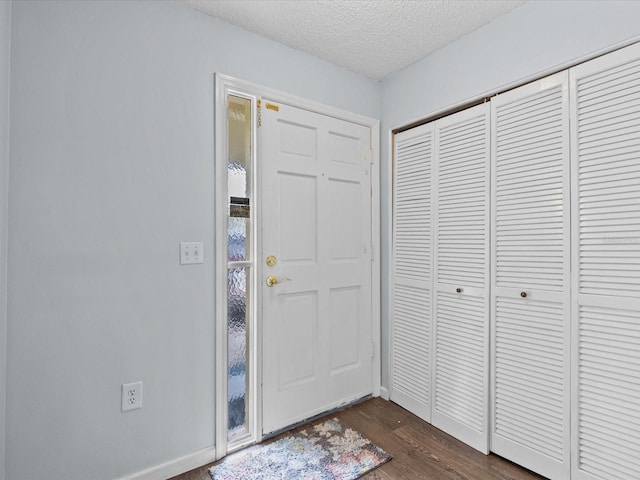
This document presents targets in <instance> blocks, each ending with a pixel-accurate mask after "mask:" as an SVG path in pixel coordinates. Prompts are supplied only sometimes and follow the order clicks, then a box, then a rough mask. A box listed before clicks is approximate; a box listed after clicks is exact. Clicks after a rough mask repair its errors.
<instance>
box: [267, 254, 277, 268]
mask: <svg viewBox="0 0 640 480" xmlns="http://www.w3.org/2000/svg"><path fill="white" fill-rule="evenodd" d="M276 263H278V261H277V260H276V257H274V256H273V255H269V256H268V257H267V265H268V266H269V267H273V266H274V265H275V264H276Z"/></svg>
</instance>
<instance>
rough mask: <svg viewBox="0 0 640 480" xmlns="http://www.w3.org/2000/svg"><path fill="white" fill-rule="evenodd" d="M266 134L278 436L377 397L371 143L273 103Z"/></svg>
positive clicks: (268, 390)
mask: <svg viewBox="0 0 640 480" xmlns="http://www.w3.org/2000/svg"><path fill="white" fill-rule="evenodd" d="M259 135H260V141H261V150H260V154H259V157H258V170H259V176H260V186H259V190H260V193H259V197H260V208H261V230H260V232H259V238H260V240H259V241H260V242H261V245H259V252H260V255H261V257H260V258H259V261H260V262H261V268H260V272H261V273H262V275H261V277H259V279H258V285H259V289H261V291H260V292H258V293H259V294H260V297H261V299H262V309H261V312H260V313H259V317H258V321H259V322H261V323H262V328H261V330H262V335H263V337H262V338H263V342H262V380H263V387H262V388H263V390H262V392H263V402H262V403H263V411H262V420H263V429H262V430H263V434H269V433H271V432H275V431H278V430H280V429H283V428H285V427H287V426H290V425H293V424H295V423H297V422H300V421H302V420H305V419H307V418H309V417H312V416H314V415H317V414H319V413H322V412H325V411H327V410H330V409H332V408H335V407H337V406H339V405H342V404H344V403H347V402H350V401H353V400H356V399H358V398H361V397H363V396H366V395H368V394H371V393H372V391H373V385H372V383H373V382H372V378H373V377H372V322H371V265H372V264H371V259H372V252H371V180H370V178H371V172H370V147H371V146H370V135H371V134H370V129H369V127H365V126H362V125H357V124H353V123H350V122H346V121H343V120H338V119H336V118H332V117H328V116H324V115H320V114H317V113H313V112H309V111H307V110H303V109H299V108H295V107H291V106H288V105H284V104H276V103H275V102H269V101H268V100H266V101H265V100H263V101H262V126H261V128H260V129H259ZM268 260H269V261H268ZM269 264H271V265H269ZM268 277H273V278H272V279H271V280H272V281H271V282H270V283H271V286H269V285H267V280H268ZM273 282H277V283H275V284H274V283H273Z"/></svg>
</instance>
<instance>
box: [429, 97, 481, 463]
mask: <svg viewBox="0 0 640 480" xmlns="http://www.w3.org/2000/svg"><path fill="white" fill-rule="evenodd" d="M489 115H490V110H489V104H483V105H478V106H476V107H473V108H470V109H467V110H464V111H462V112H459V113H456V114H453V115H450V116H448V117H445V118H443V119H440V120H437V121H436V122H435V143H436V148H435V175H434V178H435V181H434V191H435V197H436V201H435V212H436V214H435V235H434V238H435V244H434V245H435V249H434V250H435V251H434V267H435V268H434V275H435V290H436V291H435V297H434V303H435V311H434V335H433V336H434V342H433V351H434V356H433V358H434V365H433V370H432V372H433V373H432V378H433V382H432V403H431V404H432V413H431V421H432V423H433V425H435V426H436V427H438V428H440V429H441V430H444V431H445V432H447V433H449V434H451V435H453V436H454V437H456V438H458V439H460V440H462V441H463V442H465V443H467V444H469V445H471V446H473V447H474V448H476V449H478V450H480V451H482V452H483V453H488V452H489V297H488V293H489V289H488V287H489V264H488V261H489V210H488V208H489V163H490V160H489V157H490V149H489V123H490V122H489Z"/></svg>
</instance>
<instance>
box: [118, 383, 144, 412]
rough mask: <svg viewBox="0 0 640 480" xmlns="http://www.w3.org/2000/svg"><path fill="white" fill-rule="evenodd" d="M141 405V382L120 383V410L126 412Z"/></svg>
mask: <svg viewBox="0 0 640 480" xmlns="http://www.w3.org/2000/svg"><path fill="white" fill-rule="evenodd" d="M141 407H142V382H133V383H123V384H122V411H123V412H128V411H129V410H135V409H136V408H141Z"/></svg>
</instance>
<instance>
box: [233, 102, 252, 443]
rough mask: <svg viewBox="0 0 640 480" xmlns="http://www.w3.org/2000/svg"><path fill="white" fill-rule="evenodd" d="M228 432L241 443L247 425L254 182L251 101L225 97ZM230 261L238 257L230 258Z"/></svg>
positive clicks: (249, 376) (249, 396)
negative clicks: (227, 203) (227, 202)
mask: <svg viewBox="0 0 640 480" xmlns="http://www.w3.org/2000/svg"><path fill="white" fill-rule="evenodd" d="M227 105H228V108H227V194H228V201H229V205H228V208H229V210H228V220H227V261H228V262H229V265H228V266H227V390H228V396H227V402H228V403H227V411H228V418H227V421H228V424H227V434H228V437H227V438H228V440H229V443H230V445H229V448H230V449H233V448H235V447H234V445H233V444H234V443H235V444H236V445H238V444H240V443H242V442H245V441H246V440H247V438H248V436H250V435H251V432H250V428H249V423H250V422H249V419H250V417H251V415H250V409H251V407H250V405H251V401H252V400H251V391H250V389H249V385H250V382H249V379H250V378H251V375H250V372H251V369H250V365H249V364H248V360H249V353H248V352H249V351H250V343H249V338H250V335H251V313H250V312H251V309H250V308H248V306H249V305H251V300H250V298H251V297H250V293H251V292H250V288H249V286H250V285H251V265H250V263H248V262H251V261H252V257H253V255H252V253H251V245H252V241H251V235H252V231H251V228H252V221H251V218H252V211H251V207H252V203H253V202H252V201H251V197H252V185H253V179H252V178H253V177H252V174H253V166H252V162H253V156H252V155H253V154H252V150H253V145H252V138H253V120H252V100H251V99H249V98H243V97H240V96H236V95H229V96H228V97H227ZM233 262H243V263H241V264H239V263H233Z"/></svg>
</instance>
